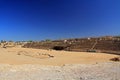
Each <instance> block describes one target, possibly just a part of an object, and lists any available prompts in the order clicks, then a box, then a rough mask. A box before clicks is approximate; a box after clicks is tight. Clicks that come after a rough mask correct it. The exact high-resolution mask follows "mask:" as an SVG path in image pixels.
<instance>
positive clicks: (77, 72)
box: [0, 62, 120, 80]
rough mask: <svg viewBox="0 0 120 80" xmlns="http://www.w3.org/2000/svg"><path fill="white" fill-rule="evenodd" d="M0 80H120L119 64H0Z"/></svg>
mask: <svg viewBox="0 0 120 80" xmlns="http://www.w3.org/2000/svg"><path fill="white" fill-rule="evenodd" d="M0 80H120V62H107V63H97V64H74V65H73V64H65V65H63V66H45V65H37V64H34V65H33V64H24V65H9V64H0Z"/></svg>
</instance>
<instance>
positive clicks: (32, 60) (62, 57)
mask: <svg viewBox="0 0 120 80" xmlns="http://www.w3.org/2000/svg"><path fill="white" fill-rule="evenodd" d="M116 56H117V55H112V54H105V53H88V52H68V51H54V50H42V49H30V48H6V49H4V48H0V63H3V64H18V65H19V64H41V65H64V64H94V63H101V62H109V61H110V60H109V59H111V58H113V57H116Z"/></svg>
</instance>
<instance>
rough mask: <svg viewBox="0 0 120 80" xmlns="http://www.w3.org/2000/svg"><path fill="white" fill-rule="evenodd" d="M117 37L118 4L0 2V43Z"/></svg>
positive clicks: (95, 0) (101, 0)
mask: <svg viewBox="0 0 120 80" xmlns="http://www.w3.org/2000/svg"><path fill="white" fill-rule="evenodd" d="M103 35H120V0H0V39H3V40H43V39H61V38H73V37H89V36H103Z"/></svg>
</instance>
